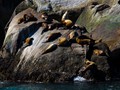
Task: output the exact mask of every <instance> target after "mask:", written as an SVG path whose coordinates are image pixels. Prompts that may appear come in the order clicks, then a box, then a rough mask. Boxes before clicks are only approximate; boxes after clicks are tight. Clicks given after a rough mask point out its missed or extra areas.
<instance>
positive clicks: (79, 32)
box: [18, 11, 108, 59]
mask: <svg viewBox="0 0 120 90" xmlns="http://www.w3.org/2000/svg"><path fill="white" fill-rule="evenodd" d="M67 14H68V11H66V12H65V13H64V14H63V16H62V19H61V21H60V22H59V21H57V20H55V19H51V18H49V15H48V14H47V13H41V15H40V18H41V19H43V22H42V27H43V28H44V29H43V31H42V33H41V34H44V33H45V32H47V31H49V30H53V29H59V28H60V29H61V28H62V29H70V32H69V34H68V35H67V36H64V35H62V34H61V33H60V32H54V33H52V34H50V35H48V36H47V37H46V38H47V39H46V41H45V42H43V43H47V42H52V41H54V40H56V39H57V40H58V41H57V42H56V43H53V44H51V45H49V46H48V47H47V48H46V49H44V51H43V52H42V55H43V54H46V53H50V52H52V51H54V50H56V49H57V47H58V46H59V47H60V46H71V44H72V43H78V44H80V45H81V46H82V47H83V46H85V45H87V46H89V49H90V48H91V45H92V46H94V45H95V44H96V43H99V42H101V40H93V39H92V38H91V37H88V36H87V35H86V33H88V31H87V29H86V28H85V27H84V26H82V27H80V26H79V25H77V24H73V22H72V20H70V19H68V18H66V16H67ZM30 21H36V17H34V15H33V14H31V13H30V14H25V15H23V17H22V18H20V19H18V24H21V23H22V22H24V23H27V22H30ZM83 48H84V47H83ZM104 48H105V47H103V48H101V49H96V48H92V52H93V54H95V55H97V56H99V55H105V54H106V56H108V53H107V52H105V51H104ZM104 53H105V54H104ZM86 59H87V58H86Z"/></svg>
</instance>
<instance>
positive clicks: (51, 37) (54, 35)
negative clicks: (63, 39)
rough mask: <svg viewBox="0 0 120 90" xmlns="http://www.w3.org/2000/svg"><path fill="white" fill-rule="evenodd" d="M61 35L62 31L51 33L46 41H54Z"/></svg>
mask: <svg viewBox="0 0 120 90" xmlns="http://www.w3.org/2000/svg"><path fill="white" fill-rule="evenodd" d="M60 36H61V33H60V32H55V33H51V34H50V35H49V36H48V37H47V40H46V41H45V42H51V41H54V40H55V39H57V38H58V37H60Z"/></svg>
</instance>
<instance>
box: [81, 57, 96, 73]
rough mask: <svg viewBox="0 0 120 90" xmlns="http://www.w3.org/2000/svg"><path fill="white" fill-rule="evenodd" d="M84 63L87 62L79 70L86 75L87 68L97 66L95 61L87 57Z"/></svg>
mask: <svg viewBox="0 0 120 90" xmlns="http://www.w3.org/2000/svg"><path fill="white" fill-rule="evenodd" d="M84 63H85V64H84V66H83V67H82V68H81V70H80V71H79V72H80V73H81V74H82V75H84V74H85V72H86V71H87V70H90V69H92V68H93V67H94V66H95V67H96V64H95V62H93V61H90V60H88V59H85V62H84Z"/></svg>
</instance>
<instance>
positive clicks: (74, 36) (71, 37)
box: [68, 31, 78, 40]
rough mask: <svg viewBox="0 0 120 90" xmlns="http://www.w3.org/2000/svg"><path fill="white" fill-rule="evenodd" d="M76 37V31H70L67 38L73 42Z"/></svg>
mask: <svg viewBox="0 0 120 90" xmlns="http://www.w3.org/2000/svg"><path fill="white" fill-rule="evenodd" d="M77 36H78V33H77V32H76V31H72V32H71V33H70V34H69V35H68V37H69V40H73V39H75V38H76V37H77Z"/></svg>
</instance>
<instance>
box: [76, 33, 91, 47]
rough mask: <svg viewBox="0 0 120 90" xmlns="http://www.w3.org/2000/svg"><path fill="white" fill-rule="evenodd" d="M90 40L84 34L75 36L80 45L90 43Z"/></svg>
mask: <svg viewBox="0 0 120 90" xmlns="http://www.w3.org/2000/svg"><path fill="white" fill-rule="evenodd" d="M91 40H92V39H90V38H89V37H87V36H85V35H82V36H79V37H76V42H77V43H78V44H81V45H82V46H84V45H89V44H90V43H91Z"/></svg>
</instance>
